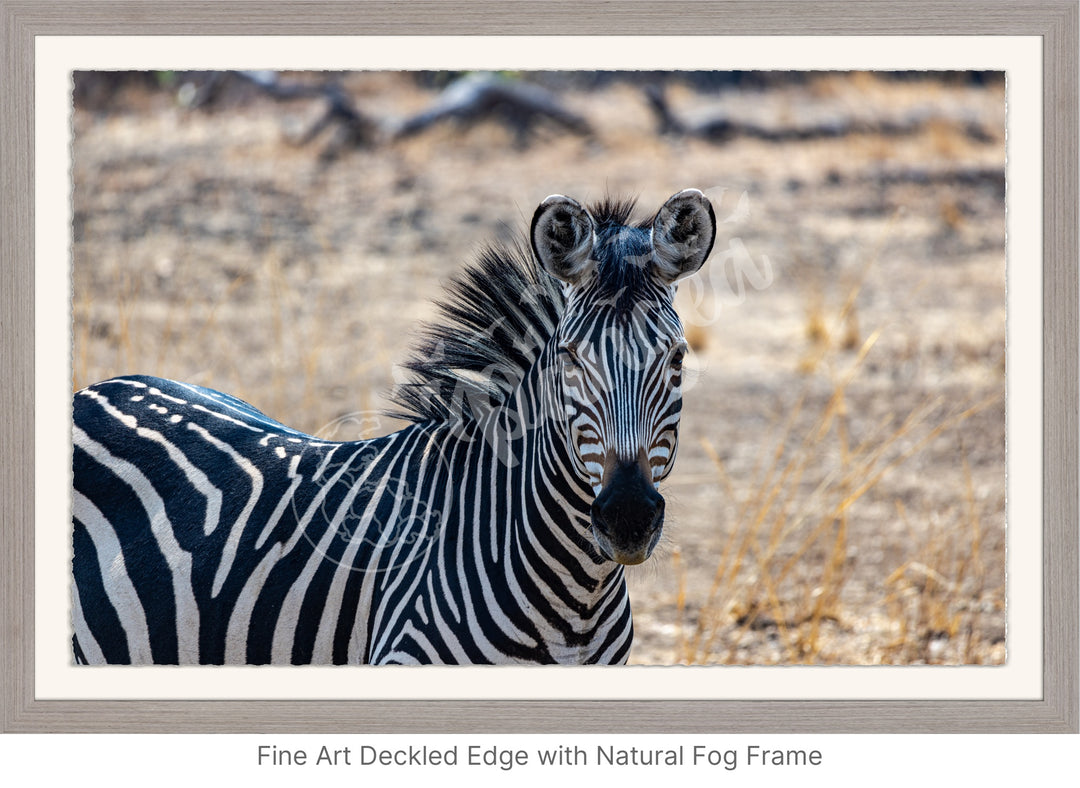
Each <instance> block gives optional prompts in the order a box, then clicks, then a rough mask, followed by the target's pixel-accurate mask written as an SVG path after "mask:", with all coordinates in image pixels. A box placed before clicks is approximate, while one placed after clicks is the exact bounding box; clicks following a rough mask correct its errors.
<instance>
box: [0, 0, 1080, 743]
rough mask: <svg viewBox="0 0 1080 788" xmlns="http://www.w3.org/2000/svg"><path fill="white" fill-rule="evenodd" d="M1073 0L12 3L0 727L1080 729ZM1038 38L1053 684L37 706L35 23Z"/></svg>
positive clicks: (98, 28)
mask: <svg viewBox="0 0 1080 788" xmlns="http://www.w3.org/2000/svg"><path fill="white" fill-rule="evenodd" d="M1077 10H1078V8H1077V2H1076V0H1034V1H1032V2H989V1H987V0H980V1H974V0H956V1H955V2H943V1H939V0H931V1H929V2H928V1H926V0H908V2H905V3H893V2H878V1H877V0H867V1H865V2H813V3H810V2H791V1H786V2H772V1H771V0H763V1H761V2H753V1H752V0H751V1H745V2H717V1H714V0H699V1H696V2H695V1H685V2H684V1H680V0H676V1H674V2H664V3H661V2H656V0H647V1H646V2H634V1H633V0H609V1H608V2H593V1H592V0H549V1H548V2H545V3H525V2H517V1H511V2H507V0H502V1H501V2H499V1H497V0H468V1H466V2H453V3H450V2H440V1H439V0H409V1H408V2H332V1H328V2H307V1H306V0H295V1H294V2H277V3H275V2H263V1H261V0H258V1H255V2H188V1H186V0H168V1H167V2H124V1H123V0H113V1H106V2H101V1H99V0H90V1H88V2H75V0H36V1H33V2H31V1H29V0H27V1H26V2H9V1H8V0H0V29H2V31H3V32H2V35H3V39H2V40H3V45H2V46H3V50H2V51H3V55H2V57H3V61H2V69H3V70H2V72H0V195H2V199H0V310H2V311H0V331H2V334H0V457H2V458H3V470H2V477H0V478H2V487H0V515H2V528H0V566H2V574H0V594H2V598H0V633H2V644H3V645H2V649H0V690H2V695H0V704H2V707H0V730H3V731H5V732H99V733H123V732H140V733H142V732H207V733H208V732H262V731H267V732H281V733H286V732H309V733H313V732H334V733H358V732H383V733H387V732H406V731H412V732H457V733H479V732H503V733H508V732H518V731H527V732H638V733H640V732H648V731H657V732H668V733H674V732H697V733H706V732H721V731H724V732H741V733H752V732H787V733H799V732H815V733H826V732H828V733H856V732H873V733H894V732H926V733H937V732H954V733H955V732H996V733H1020V732H1056V733H1066V732H1071V733H1076V732H1078V709H1077V707H1078V702H1077V686H1078V683H1077V678H1078V675H1077V674H1078V660H1077V654H1078V648H1077V645H1078V635H1077V619H1078V604H1077V591H1078V587H1077V577H1078V575H1077V554H1078V553H1077V523H1078V489H1077V456H1078V442H1077V438H1078V420H1077V407H1078V397H1077V388H1078V387H1077V380H1078V374H1077V358H1078V336H1080V328H1078V323H1077V302H1078V280H1077V222H1078V214H1077V98H1078V81H1077V51H1078V36H1077V28H1078V13H1077ZM568 13H569V14H572V16H573V18H574V20H575V27H574V33H575V34H578V35H586V34H587V35H655V34H662V35H702V34H709V35H927V34H936V35H980V36H994V35H1029V36H1041V37H1042V40H1043V89H1044V96H1043V100H1044V101H1043V133H1044V154H1043V188H1044V213H1043V231H1044V249H1043V313H1042V315H1043V330H1044V347H1043V403H1044V418H1043V467H1044V477H1043V504H1044V522H1043V529H1044V534H1043V536H1044V554H1043V568H1044V583H1045V584H1044V588H1043V616H1044V621H1043V633H1044V634H1043V638H1044V642H1043V649H1044V664H1043V693H1044V694H1043V697H1042V699H1041V700H1031V701H998V700H986V701H917V700H904V701H835V702H826V701H765V700H762V701H712V700H702V701H641V700H621V701H335V702H325V701H319V702H316V701H205V700H204V701H96V700H95V701H39V700H36V698H35V695H34V637H33V633H34V618H33V616H34V498H33V491H34V484H35V480H34V298H33V292H34V278H33V275H34V262H33V261H34V243H33V231H34V209H33V194H34V165H33V160H34V158H33V150H34V127H33V123H34V119H33V109H34V106H33V99H34V39H35V36H38V35H72V36H77V35H163V34H168V35H343V34H350V33H352V34H361V33H362V34H364V35H404V34H408V35H477V34H482V35H561V34H564V33H565V28H564V25H563V21H562V20H564V19H565V18H566V14H568Z"/></svg>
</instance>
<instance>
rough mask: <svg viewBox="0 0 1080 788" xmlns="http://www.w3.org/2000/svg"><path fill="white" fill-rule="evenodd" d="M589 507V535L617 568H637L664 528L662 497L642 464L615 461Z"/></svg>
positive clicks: (654, 545) (650, 550) (657, 540)
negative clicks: (619, 565) (622, 565)
mask: <svg viewBox="0 0 1080 788" xmlns="http://www.w3.org/2000/svg"><path fill="white" fill-rule="evenodd" d="M605 476H606V479H605V482H606V483H605V484H604V486H603V489H601V490H600V494H599V495H597V496H596V500H595V501H593V505H592V532H593V536H594V537H595V538H596V543H597V545H598V546H599V548H600V552H601V553H603V554H604V556H605V557H607V558H609V559H611V560H612V561H616V562H618V563H620V564H640V563H642V562H643V561H645V559H647V558H648V557H649V556H650V555H652V551H653V548H655V547H656V543H657V542H659V541H660V534H661V532H662V531H663V528H664V497H663V496H662V495H660V493H658V492H657V491H656V486H655V485H654V484H653V482H652V478H651V472H650V474H649V475H648V476H646V474H645V472H644V470H643V469H642V467H641V463H639V462H636V461H630V462H622V461H617V462H616V463H615V466H614V468H612V469H611V471H610V472H609V473H607V474H605Z"/></svg>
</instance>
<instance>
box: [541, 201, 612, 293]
mask: <svg viewBox="0 0 1080 788" xmlns="http://www.w3.org/2000/svg"><path fill="white" fill-rule="evenodd" d="M529 235H530V237H531V240H532V248H533V254H535V255H536V259H537V260H539V261H540V265H542V266H543V267H544V270H545V271H547V272H548V273H549V274H551V275H552V276H554V277H555V278H556V279H561V280H562V281H563V282H569V283H570V284H576V283H577V282H580V281H581V279H582V277H584V276H585V275H586V274H587V273H589V272H590V271H592V270H593V268H594V267H595V265H596V263H595V261H594V260H593V259H592V249H593V241H594V240H595V238H596V224H595V223H594V222H593V218H592V216H590V215H589V212H588V211H587V210H585V209H584V208H583V207H582V206H581V204H580V203H578V202H577V201H576V200H571V199H570V198H569V197H563V196H562V195H561V194H553V195H551V196H550V197H548V198H547V199H546V200H544V201H543V202H542V203H540V207H538V208H537V209H536V213H535V214H533V220H532V230H531V231H530V233H529Z"/></svg>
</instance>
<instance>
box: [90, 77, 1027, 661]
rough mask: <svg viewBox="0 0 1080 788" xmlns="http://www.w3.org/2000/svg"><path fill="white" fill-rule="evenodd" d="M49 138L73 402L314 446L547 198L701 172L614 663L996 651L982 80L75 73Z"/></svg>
mask: <svg viewBox="0 0 1080 788" xmlns="http://www.w3.org/2000/svg"><path fill="white" fill-rule="evenodd" d="M73 130H74V145H73V170H72V178H73V183H74V195H73V200H74V202H73V205H74V223H73V228H72V232H73V238H74V264H73V292H74V296H73V304H72V308H73V327H72V329H73V333H72V336H73V354H72V386H73V389H76V390H77V389H79V388H81V387H83V386H85V385H87V384H89V383H92V382H94V381H97V380H102V379H105V378H107V377H110V376H113V375H117V374H123V373H142V374H153V375H160V376H163V377H169V378H174V379H178V380H183V381H187V382H191V383H197V384H200V385H204V386H210V387H212V388H216V389H219V390H222V391H226V392H229V393H231V394H234V395H236V396H239V397H241V398H243V399H245V400H247V401H249V402H251V403H252V404H253V405H255V406H256V407H258V408H259V409H261V410H263V411H265V412H266V413H268V414H269V415H270V416H272V417H274V418H276V419H278V420H280V421H282V422H284V423H285V424H287V425H289V426H292V427H295V428H298V429H302V430H305V431H308V432H311V433H314V434H320V435H323V436H324V437H331V434H330V433H332V432H333V431H334V429H335V427H334V426H333V425H334V424H335V422H336V423H338V424H340V422H339V421H337V420H340V419H341V418H342V417H346V416H349V415H351V414H357V413H360V414H365V415H366V417H365V418H362V419H358V420H353V421H351V422H349V423H350V424H354V425H359V427H357V429H362V430H363V431H364V432H365V433H366V434H365V435H350V436H342V435H336V436H335V437H339V438H340V437H365V436H371V435H375V434H382V433H385V432H390V431H392V430H393V429H395V428H396V427H397V426H400V425H398V424H396V423H395V422H394V421H393V420H391V419H388V418H386V417H383V416H380V415H379V414H380V413H381V410H382V409H383V408H386V407H388V404H389V403H388V401H387V399H386V396H385V395H386V393H387V391H388V390H389V389H390V388H391V387H392V385H393V383H394V381H395V374H396V371H395V364H396V363H398V362H401V361H404V360H405V357H406V355H407V353H408V350H409V348H410V346H411V343H412V341H413V339H414V337H415V332H416V330H417V329H418V328H419V325H420V323H421V322H422V321H424V320H428V319H431V318H433V317H434V306H433V302H434V300H435V299H437V298H438V297H439V296H440V294H441V292H442V287H443V285H444V283H445V282H446V281H447V279H448V278H449V277H450V276H451V275H453V274H454V273H455V272H456V271H458V270H459V269H460V268H461V267H462V266H463V265H465V264H467V263H468V262H469V260H470V259H471V258H472V257H473V256H474V255H475V253H476V251H477V250H478V249H479V248H480V247H481V246H483V245H484V244H485V243H487V242H490V241H495V240H510V239H513V238H515V237H517V236H518V235H519V234H520V233H522V232H523V231H524V230H526V229H527V223H528V220H529V219H530V217H531V216H532V212H533V210H534V209H535V207H536V205H537V204H538V203H539V202H540V201H541V200H542V199H543V198H544V197H546V196H547V195H549V194H552V193H562V194H567V195H570V196H572V197H575V198H576V199H579V200H581V201H583V202H591V201H596V200H600V199H603V198H604V197H605V196H607V195H614V196H623V197H636V198H637V199H638V205H639V215H640V216H641V218H647V217H648V216H651V214H652V213H653V212H654V211H655V210H656V209H657V208H658V207H659V206H660V205H661V204H662V202H663V201H664V200H665V199H666V198H667V197H669V196H670V195H671V194H673V193H675V192H677V191H679V190H681V189H683V188H687V187H696V188H699V189H702V190H703V191H704V192H705V193H706V194H707V195H708V196H709V197H710V198H711V199H712V201H713V205H714V207H715V209H716V213H717V219H718V221H719V222H720V226H719V234H718V237H717V243H716V247H715V248H714V251H713V254H712V256H711V258H710V260H709V262H707V263H706V267H705V269H703V271H702V272H701V273H700V274H698V275H697V276H696V277H695V278H693V279H690V280H687V281H685V282H684V283H683V284H682V285H681V286H680V291H679V295H678V300H677V303H678V306H679V310H680V314H681V315H682V317H683V321H684V324H685V328H686V334H687V338H688V340H689V342H690V344H691V347H692V350H693V353H692V358H691V360H690V368H691V372H692V374H691V377H690V380H689V383H688V384H687V389H686V392H685V395H684V411H683V413H684V415H683V426H682V433H681V446H680V451H679V459H678V462H677V465H676V469H675V472H674V473H673V474H672V476H671V477H670V478H669V480H668V481H667V483H666V489H665V495H666V497H667V500H668V509H667V511H668V525H667V527H666V534H667V535H666V537H665V541H664V543H663V545H662V547H661V549H659V550H658V551H657V553H656V554H655V555H654V557H653V558H652V559H650V561H649V562H648V563H647V564H645V565H644V566H642V567H634V568H631V569H632V571H630V572H628V578H629V583H630V589H631V598H632V604H633V609H634V618H635V633H636V634H635V643H634V648H633V651H632V653H631V658H630V661H631V663H634V664H675V663H721V664H760V665H767V664H849V665H867V664H1002V663H1004V661H1005V659H1006V639H1005V606H1006V584H1005V545H1006V522H1005V492H1006V487H1005V469H1006V466H1005V372H1006V358H1005V318H1006V315H1005V80H1004V75H1003V74H1001V73H989V72H978V73H967V72H964V73H960V72H902V73H884V72H797V73H796V72H707V73H706V72H702V73H696V72H677V73H670V72H665V73H651V72H529V73H522V72H507V73H495V74H478V73H457V72H448V73H442V72H440V73H432V72H361V73H338V72H334V73H329V72H303V73H288V72H280V73H278V72H195V73H181V72H77V73H76V74H75V75H74V113H73Z"/></svg>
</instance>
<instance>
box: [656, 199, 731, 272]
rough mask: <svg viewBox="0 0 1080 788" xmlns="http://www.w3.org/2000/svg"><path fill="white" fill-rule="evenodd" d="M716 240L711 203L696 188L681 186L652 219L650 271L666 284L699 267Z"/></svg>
mask: <svg viewBox="0 0 1080 788" xmlns="http://www.w3.org/2000/svg"><path fill="white" fill-rule="evenodd" d="M715 240H716V214H715V213H713V208H712V203H710V202H709V199H708V198H707V197H706V196H705V195H704V194H702V193H701V192H700V191H698V190H697V189H684V190H683V191H681V192H679V193H678V194H676V195H674V196H673V197H671V199H669V200H668V201H667V202H666V203H664V205H663V207H662V208H661V209H660V210H659V211H657V213H656V218H655V219H653V223H652V246H653V259H654V261H655V266H654V268H653V274H654V275H655V276H656V278H657V279H659V280H660V281H662V282H664V283H665V284H672V283H673V282H675V281H677V280H679V279H682V278H683V277H684V276H689V275H690V274H692V273H694V272H695V271H697V270H698V269H699V268H701V266H702V264H703V263H704V262H705V259H706V258H707V257H708V256H709V252H711V251H712V247H713V241H715Z"/></svg>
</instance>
